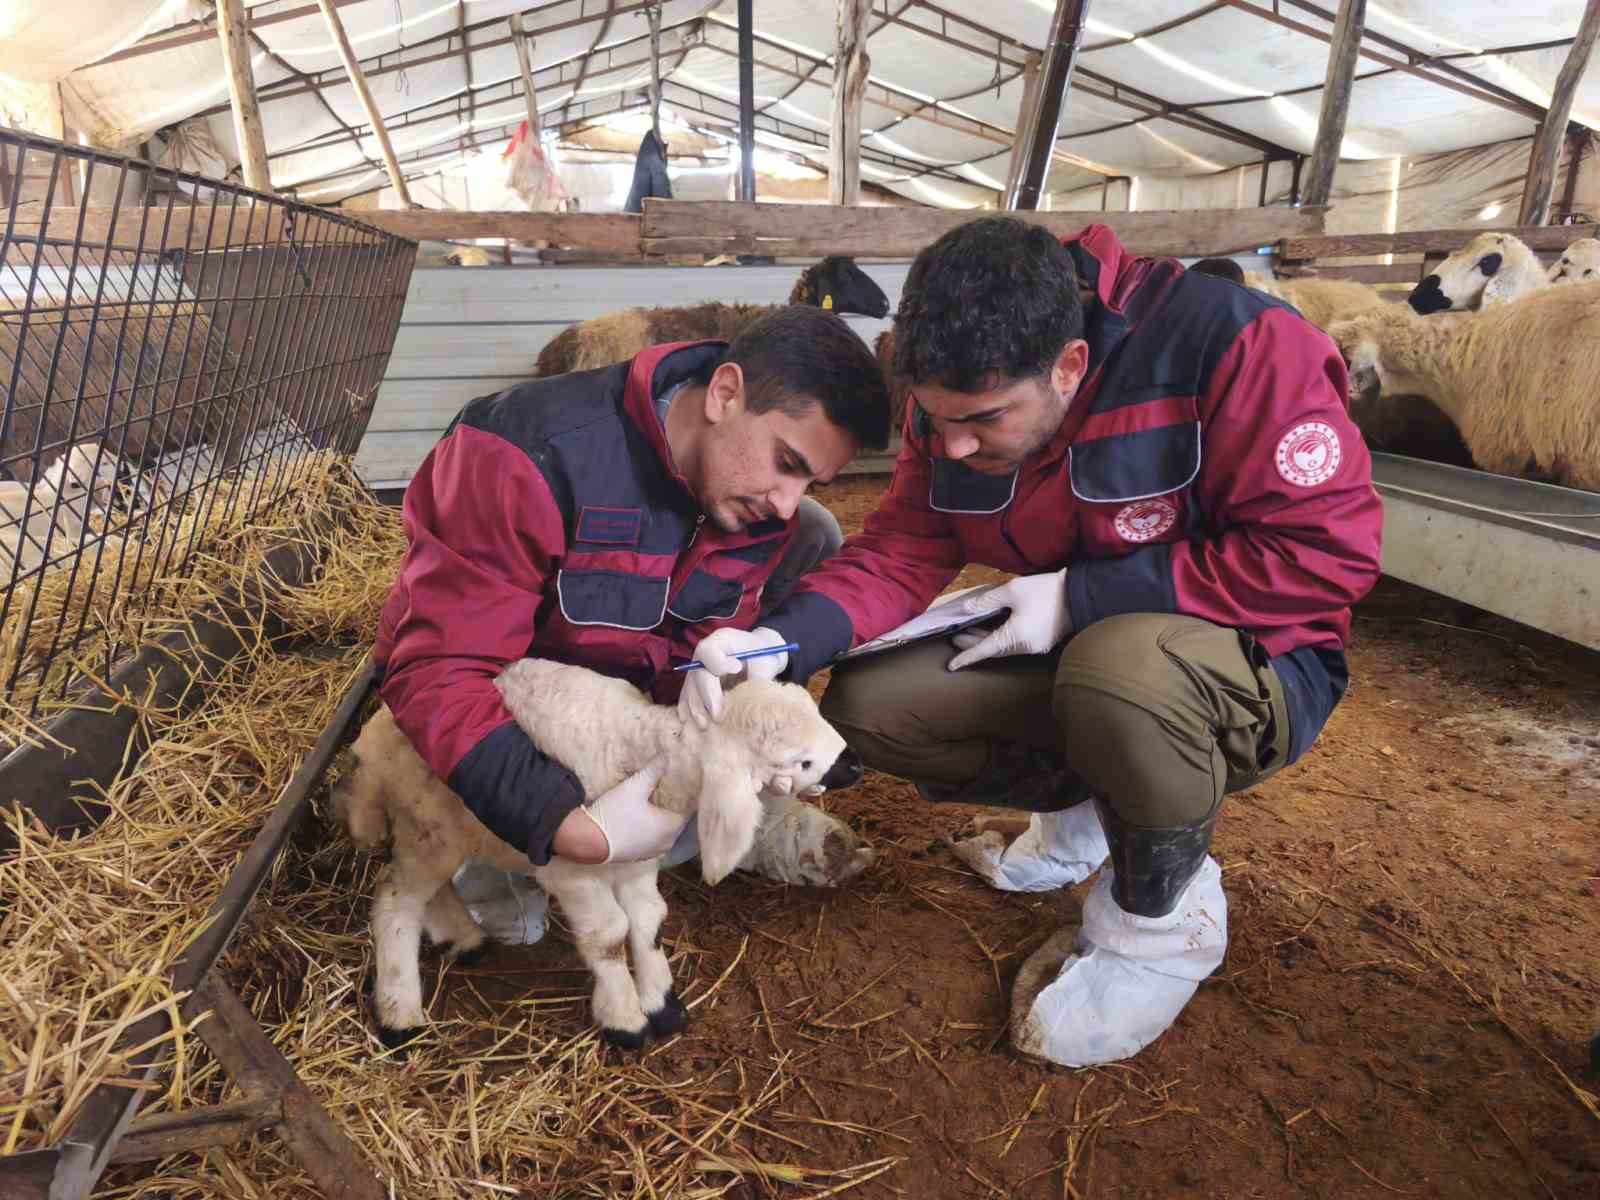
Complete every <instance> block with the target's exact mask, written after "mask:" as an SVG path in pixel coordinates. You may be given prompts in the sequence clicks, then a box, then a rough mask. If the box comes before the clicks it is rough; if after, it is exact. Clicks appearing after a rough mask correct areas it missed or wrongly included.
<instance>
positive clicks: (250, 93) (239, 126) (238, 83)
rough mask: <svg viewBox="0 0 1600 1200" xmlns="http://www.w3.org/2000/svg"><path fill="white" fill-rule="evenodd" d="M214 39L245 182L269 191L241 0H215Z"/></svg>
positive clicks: (246, 18) (246, 20)
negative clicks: (224, 73)
mask: <svg viewBox="0 0 1600 1200" xmlns="http://www.w3.org/2000/svg"><path fill="white" fill-rule="evenodd" d="M217 40H218V41H219V42H220V43H221V44H222V64H223V66H224V67H225V68H226V69H227V73H228V100H229V103H230V105H231V107H232V108H233V137H234V140H235V141H236V142H238V143H239V161H240V165H241V166H243V168H244V183H245V186H246V187H251V188H255V189H256V191H258V192H270V191H271V190H272V175H271V173H270V172H269V171H268V170H267V138H266V134H265V133H264V132H263V131H262V128H261V106H260V105H259V104H258V103H257V102H256V81H255V73H254V72H253V71H251V69H250V16H249V14H248V13H246V12H245V8H244V0H217Z"/></svg>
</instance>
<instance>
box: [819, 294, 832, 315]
mask: <svg viewBox="0 0 1600 1200" xmlns="http://www.w3.org/2000/svg"><path fill="white" fill-rule="evenodd" d="M822 307H823V308H824V309H825V310H827V311H828V312H832V311H833V293H832V292H829V293H828V294H827V295H826V296H824V297H823V298H822Z"/></svg>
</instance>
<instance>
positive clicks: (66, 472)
mask: <svg viewBox="0 0 1600 1200" xmlns="http://www.w3.org/2000/svg"><path fill="white" fill-rule="evenodd" d="M42 482H43V483H44V485H45V486H46V487H48V488H50V489H51V490H53V491H55V492H58V493H59V494H60V496H61V502H62V505H63V507H65V508H67V509H68V510H69V511H71V512H73V513H76V514H77V515H78V517H79V518H80V519H81V518H83V517H84V516H85V515H86V510H85V507H84V503H83V500H84V497H85V496H87V497H88V500H89V503H90V504H93V505H94V506H95V507H97V508H104V507H105V506H106V505H107V504H108V503H110V501H111V496H112V493H113V492H115V490H116V486H117V465H116V456H115V455H114V454H112V453H111V451H109V450H101V449H100V448H99V447H98V446H96V445H95V444H94V443H93V442H79V443H78V444H77V445H76V446H73V447H72V448H71V449H70V450H68V451H67V452H66V453H65V454H63V455H62V456H61V457H60V458H58V459H56V460H55V461H54V462H53V463H51V464H50V465H49V466H48V467H46V468H45V469H44V475H43V477H42Z"/></svg>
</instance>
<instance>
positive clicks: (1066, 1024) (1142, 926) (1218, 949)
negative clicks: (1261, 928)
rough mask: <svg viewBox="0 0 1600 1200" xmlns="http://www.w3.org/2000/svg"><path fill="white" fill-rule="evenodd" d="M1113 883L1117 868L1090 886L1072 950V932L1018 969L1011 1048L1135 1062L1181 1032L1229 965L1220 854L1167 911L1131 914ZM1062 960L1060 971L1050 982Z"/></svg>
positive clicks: (1064, 1060) (1068, 1062)
mask: <svg viewBox="0 0 1600 1200" xmlns="http://www.w3.org/2000/svg"><path fill="white" fill-rule="evenodd" d="M1111 881H1112V871H1111V870H1110V869H1107V870H1106V872H1105V873H1104V874H1103V875H1101V876H1100V878H1099V879H1098V880H1097V881H1096V882H1095V885H1094V887H1093V888H1091V889H1090V891H1089V896H1088V898H1087V899H1086V900H1085V901H1084V904H1083V925H1082V928H1081V929H1079V930H1077V931H1076V935H1077V936H1076V938H1075V939H1073V941H1072V943H1071V945H1070V946H1069V945H1068V944H1067V937H1068V936H1070V935H1071V934H1072V933H1073V932H1074V931H1073V930H1071V929H1070V928H1069V929H1065V930H1062V931H1061V933H1058V934H1056V935H1055V937H1053V938H1051V939H1050V941H1047V942H1046V943H1045V944H1044V945H1043V946H1041V947H1040V948H1039V949H1038V950H1037V951H1035V952H1034V954H1033V956H1032V957H1031V958H1029V960H1028V961H1027V963H1025V964H1024V965H1023V968H1022V970H1021V972H1019V973H1018V976H1017V982H1016V985H1015V989H1014V991H1013V993H1012V1003H1011V1044H1012V1045H1013V1046H1015V1047H1016V1048H1017V1049H1018V1050H1019V1051H1021V1052H1022V1053H1023V1054H1026V1055H1030V1056H1032V1057H1034V1058H1042V1059H1046V1060H1048V1061H1049V1062H1053V1063H1060V1064H1061V1065H1063V1066H1068V1067H1092V1066H1097V1065H1099V1064H1101V1063H1108V1062H1116V1061H1117V1060H1119V1059H1124V1058H1130V1057H1132V1056H1133V1055H1135V1054H1137V1053H1138V1052H1139V1051H1140V1050H1143V1049H1144V1048H1145V1047H1146V1046H1148V1045H1149V1044H1150V1043H1151V1042H1153V1041H1155V1040H1156V1038H1158V1037H1160V1036H1161V1035H1162V1034H1163V1033H1165V1032H1166V1031H1167V1030H1168V1029H1169V1028H1171V1026H1172V1023H1173V1022H1174V1021H1176V1020H1177V1019H1178V1014H1179V1013H1180V1012H1182V1011H1183V1006H1184V1005H1186V1004H1188V1003H1189V998H1190V997H1191V996H1193V995H1194V993H1195V989H1196V988H1198V987H1199V986H1200V981H1201V980H1202V979H1204V978H1205V977H1206V976H1207V975H1209V974H1211V972H1213V971H1215V970H1216V969H1217V967H1218V966H1219V965H1220V964H1221V962H1222V956H1223V954H1224V952H1225V951H1226V950H1227V948H1228V901H1227V898H1226V897H1225V896H1224V895H1223V893H1222V870H1221V868H1220V867H1218V866H1217V863H1216V860H1215V859H1213V858H1210V857H1207V859H1206V860H1205V863H1204V864H1203V865H1202V866H1201V868H1200V873H1199V874H1198V875H1196V876H1195V877H1194V880H1193V881H1192V882H1191V883H1190V884H1189V886H1188V887H1187V888H1186V889H1185V890H1184V893H1183V895H1182V896H1181V897H1180V898H1179V900H1178V904H1177V907H1176V908H1174V909H1173V910H1172V912H1170V913H1169V914H1167V915H1166V916H1164V917H1141V916H1136V915H1135V914H1133V913H1127V912H1123V911H1122V909H1121V908H1119V907H1118V906H1117V902H1116V901H1115V900H1113V899H1112V898H1111ZM1056 962H1060V970H1059V972H1058V973H1057V974H1056V975H1055V977H1054V978H1053V979H1041V978H1040V977H1041V976H1046V975H1047V972H1048V970H1049V969H1050V968H1051V967H1053V966H1054V964H1055V963H1056ZM1041 982H1043V983H1044V986H1043V987H1042V988H1041V987H1039V984H1040V983H1041Z"/></svg>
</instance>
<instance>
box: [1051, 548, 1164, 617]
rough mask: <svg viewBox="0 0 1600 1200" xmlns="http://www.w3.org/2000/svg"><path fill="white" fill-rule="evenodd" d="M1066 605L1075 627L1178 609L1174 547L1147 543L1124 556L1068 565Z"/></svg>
mask: <svg viewBox="0 0 1600 1200" xmlns="http://www.w3.org/2000/svg"><path fill="white" fill-rule="evenodd" d="M1067 609H1068V611H1069V612H1070V613H1071V616H1072V627H1073V628H1074V629H1083V628H1084V627H1085V626H1088V625H1092V624H1094V623H1095V622H1096V621H1101V620H1104V619H1105V618H1106V617H1115V616H1118V615H1120V614H1121V613H1135V612H1153V613H1172V612H1177V611H1178V594H1177V589H1176V588H1175V587H1174V586H1173V582H1172V547H1171V546H1167V545H1160V546H1145V547H1143V548H1141V549H1139V550H1135V551H1134V552H1133V553H1132V554H1125V555H1123V556H1122V557H1121V558H1102V559H1096V560H1095V561H1093V562H1085V563H1078V564H1077V565H1075V566H1071V567H1068V568H1067Z"/></svg>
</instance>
